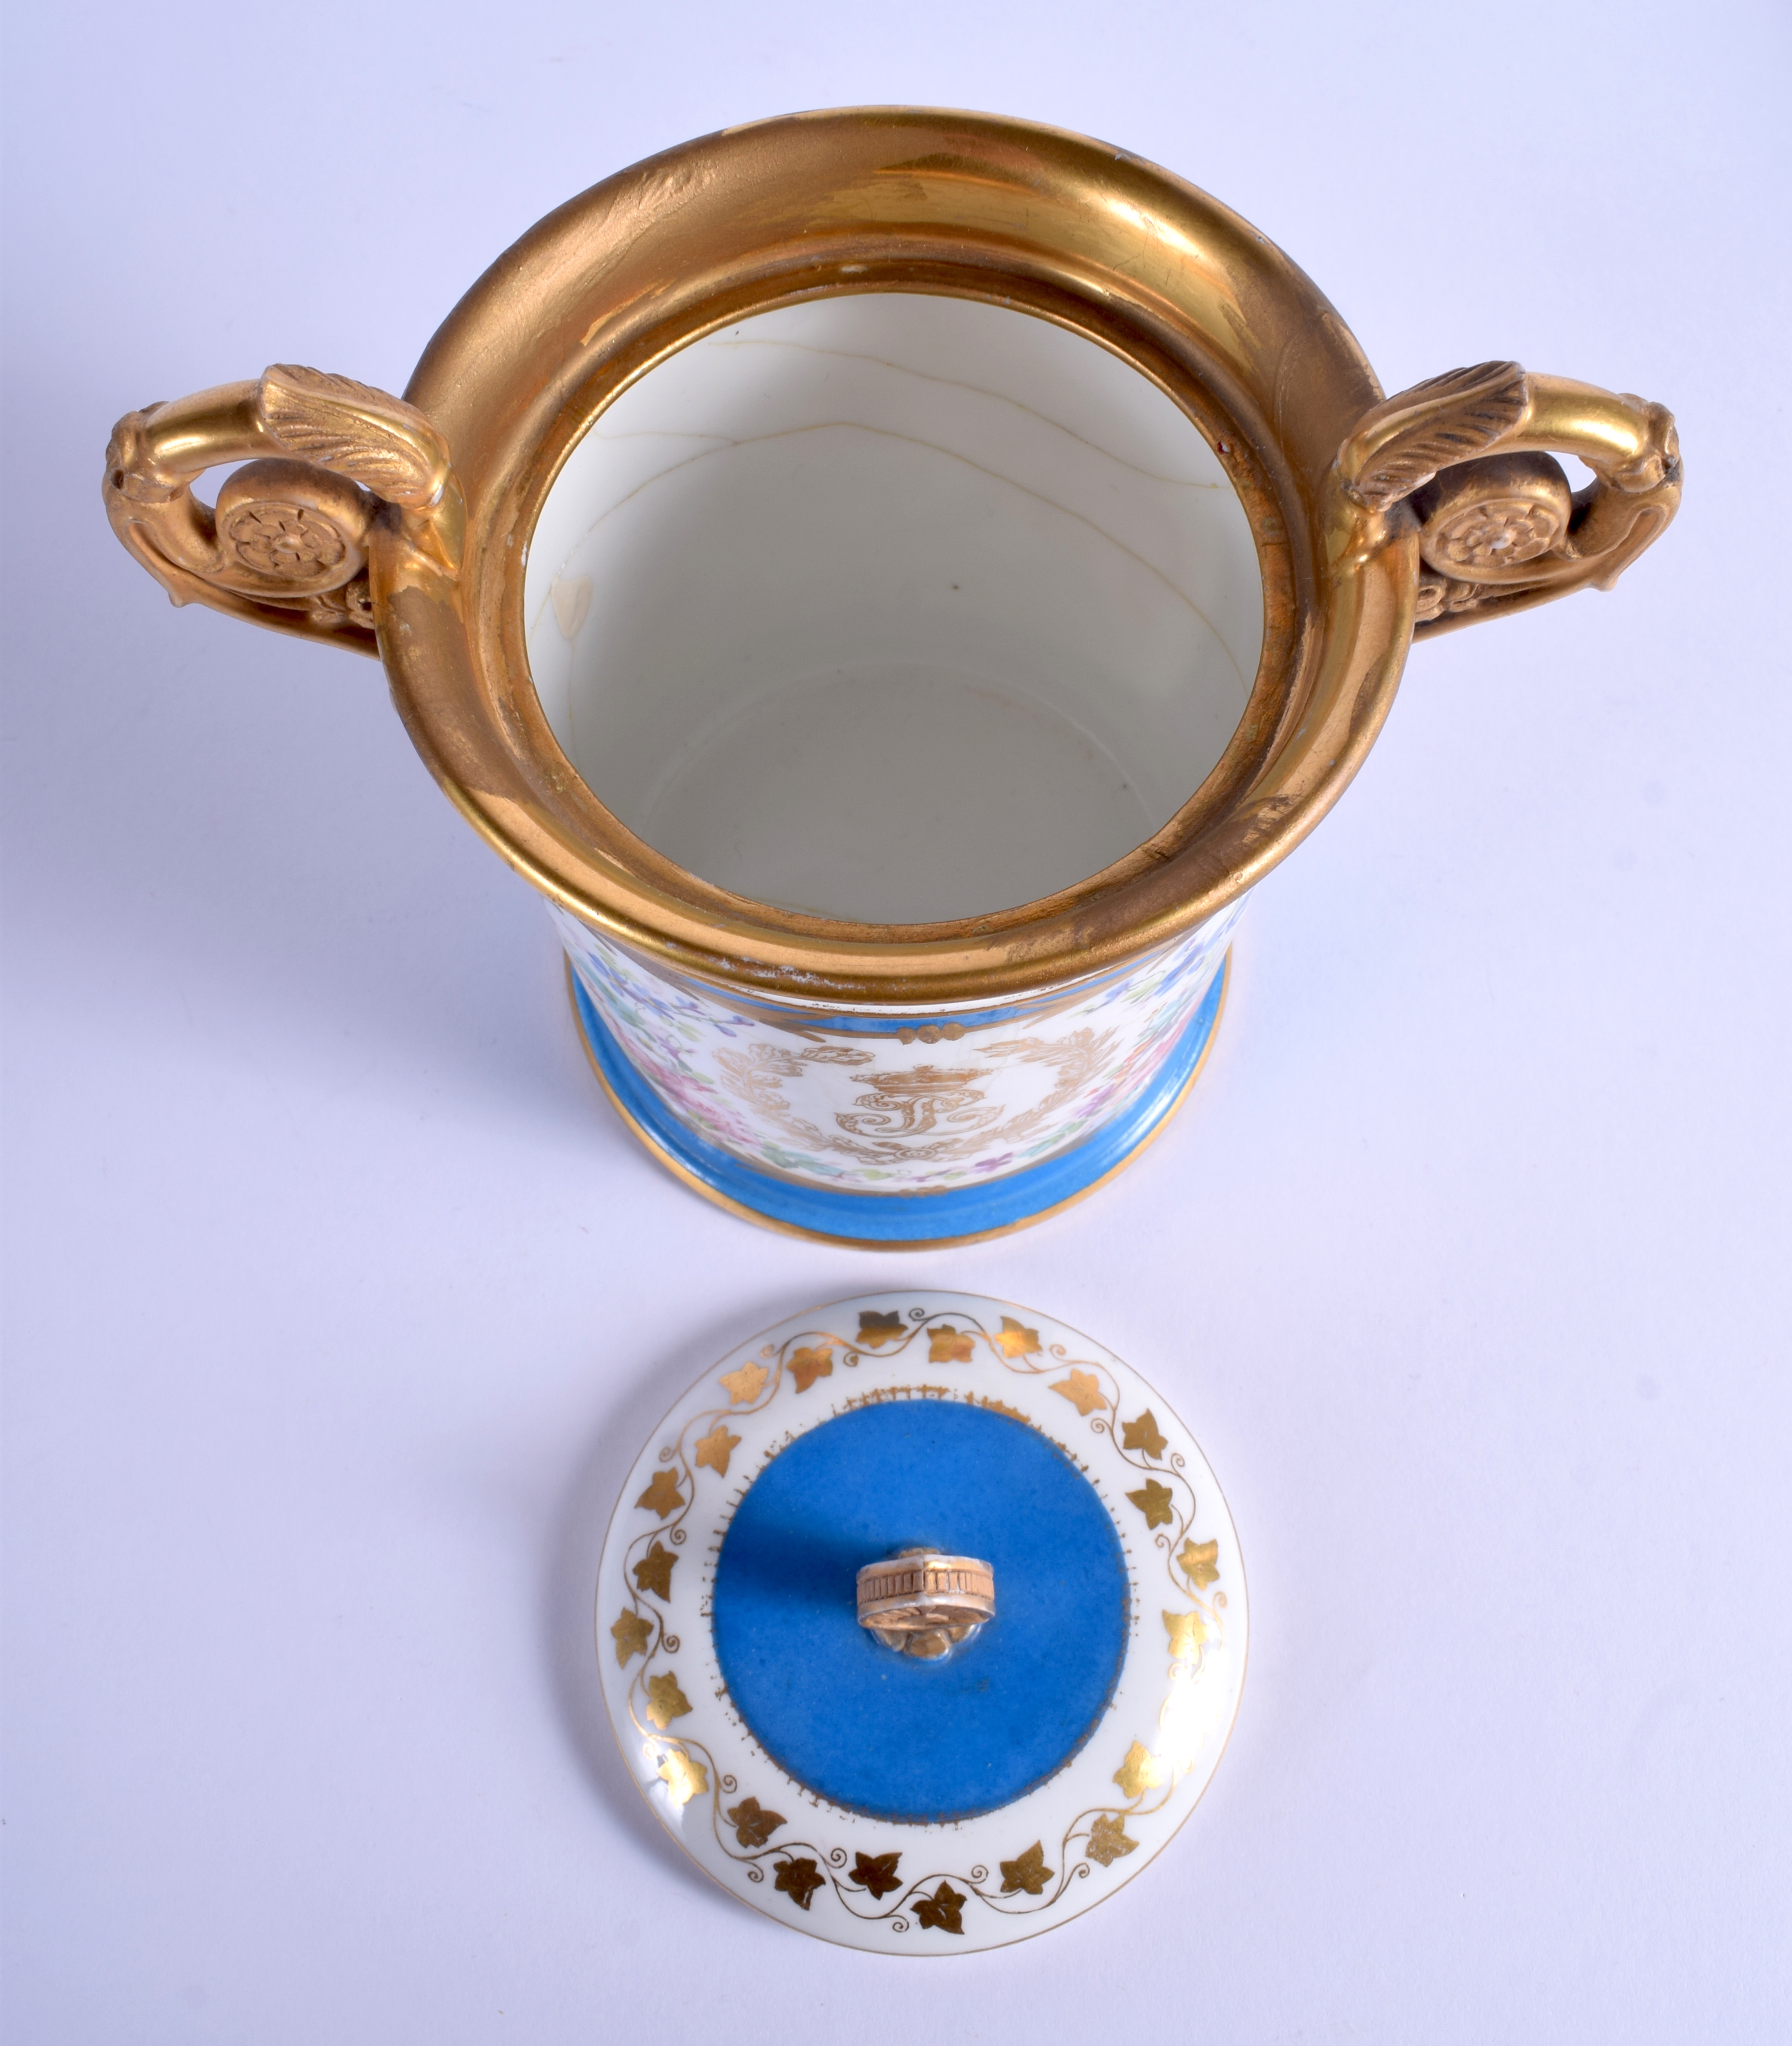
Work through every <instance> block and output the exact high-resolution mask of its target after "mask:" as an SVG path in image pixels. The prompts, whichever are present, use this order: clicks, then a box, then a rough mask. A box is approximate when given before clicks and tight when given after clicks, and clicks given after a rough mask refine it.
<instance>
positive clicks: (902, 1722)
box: [597, 1288, 1246, 1954]
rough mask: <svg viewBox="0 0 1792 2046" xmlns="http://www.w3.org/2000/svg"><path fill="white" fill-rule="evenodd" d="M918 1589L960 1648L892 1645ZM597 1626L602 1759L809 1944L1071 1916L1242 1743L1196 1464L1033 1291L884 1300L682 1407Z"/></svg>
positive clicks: (666, 1435) (931, 1947) (619, 1525)
mask: <svg viewBox="0 0 1792 2046" xmlns="http://www.w3.org/2000/svg"><path fill="white" fill-rule="evenodd" d="M905 1552H906V1561H905V1560H904V1559H905ZM922 1552H928V1553H927V1554H923V1553H922ZM933 1552H938V1553H937V1554H935V1553H933ZM886 1560H887V1561H888V1562H890V1573H888V1574H886V1573H882V1572H867V1574H866V1577H865V1581H864V1584H863V1585H859V1588H858V1594H857V1595H858V1596H865V1597H866V1598H867V1600H868V1601H870V1602H871V1603H872V1604H875V1608H876V1610H875V1612H874V1611H871V1610H870V1609H869V1606H868V1608H867V1616H866V1617H865V1618H864V1619H863V1622H862V1621H861V1618H860V1614H859V1609H858V1607H857V1605H856V1604H855V1584H857V1581H858V1579H859V1573H860V1572H861V1571H862V1570H863V1569H864V1568H865V1566H866V1565H870V1564H874V1563H878V1562H884V1561H886ZM936 1563H937V1565H939V1569H937V1571H936V1572H935V1573H934V1575H933V1577H929V1575H928V1573H929V1570H931V1569H933V1565H934V1564H936ZM979 1569H981V1570H985V1571H987V1573H988V1574H989V1576H990V1577H993V1580H994V1597H993V1605H994V1616H993V1617H991V1618H988V1619H979V1616H980V1615H981V1614H982V1613H983V1612H984V1611H986V1610H987V1606H988V1604H990V1603H991V1601H990V1600H988V1599H987V1596H985V1593H986V1592H987V1581H986V1580H985V1579H984V1578H983V1577H979V1576H978V1575H977V1573H978V1571H979ZM967 1572H968V1573H970V1574H969V1575H968V1576H967V1574H966V1573H967ZM924 1578H925V1580H926V1585H927V1587H931V1588H932V1589H926V1588H922V1589H921V1593H920V1601H921V1603H922V1604H925V1600H926V1598H927V1597H928V1596H933V1597H934V1598H935V1599H936V1600H937V1601H944V1602H947V1603H950V1602H951V1601H952V1600H956V1604H951V1609H950V1611H949V1612H947V1614H946V1617H947V1618H948V1619H951V1620H953V1621H955V1622H958V1623H965V1624H960V1625H958V1626H957V1627H956V1630H954V1631H951V1632H950V1634H949V1635H948V1633H946V1632H939V1631H933V1632H917V1633H913V1634H910V1635H906V1636H905V1635H902V1633H901V1632H899V1631H890V1624H889V1623H890V1616H891V1613H892V1611H893V1610H894V1609H895V1608H899V1607H900V1606H901V1605H902V1599H901V1597H900V1596H892V1595H891V1594H892V1593H893V1592H899V1591H900V1590H901V1589H902V1585H903V1584H908V1585H911V1587H922V1580H923V1579H924ZM936 1580H937V1581H936ZM952 1585H956V1586H957V1587H958V1589H957V1590H956V1592H952V1591H951V1590H950V1587H951V1586H952ZM967 1585H968V1586H970V1587H971V1591H970V1592H969V1594H968V1597H969V1603H968V1604H967V1603H966V1602H965V1601H966V1599H967V1591H966V1587H967ZM867 1586H869V1587H870V1589H869V1591H867V1589H866V1587H867ZM873 1594H875V1595H876V1596H875V1600H874V1599H873ZM874 1620H877V1621H879V1623H881V1625H882V1631H879V1629H878V1628H877V1627H874V1625H873V1621H874ZM901 1624H902V1619H901V1616H900V1615H899V1614H898V1627H899V1626H900V1625H901ZM909 1624H910V1625H912V1626H913V1627H915V1628H917V1629H920V1628H921V1627H923V1626H924V1625H925V1624H930V1623H925V1622H924V1621H923V1619H921V1618H920V1617H918V1616H917V1617H914V1618H913V1619H911V1620H910V1622H909ZM597 1643H598V1653H599V1659H600V1662H601V1666H602V1669H603V1677H604V1697H605V1700H606V1702H607V1703H608V1707H609V1710H610V1715H611V1718H612V1723H613V1724H614V1727H615V1730H616V1737H617V1740H618V1743H619V1744H620V1747H621V1750H622V1754H623V1758H624V1762H625V1763H626V1765H627V1766H628V1768H629V1770H631V1773H632V1774H633V1775H634V1776H635V1780H636V1782H638V1783H639V1785H640V1787H641V1789H642V1791H643V1794H644V1795H645V1796H646V1797H647V1801H648V1802H649V1803H650V1804H651V1805H652V1806H653V1808H654V1809H655V1812H656V1813H657V1814H658V1816H659V1818H660V1820H661V1822H662V1824H664V1825H665V1826H666V1828H667V1830H668V1831H669V1832H671V1833H672V1835H673V1836H674V1838H675V1839H677V1840H678V1843H679V1844H680V1845H681V1846H682V1847H684V1848H685V1849H686V1851H687V1852H688V1853H689V1855H691V1856H692V1857H693V1859H695V1860H696V1861H697V1863H699V1864H700V1865H701V1866H702V1867H703V1868H704V1869H705V1870H706V1871H707V1872H708V1873H709V1874H711V1875H713V1876H714V1877H715V1878H716V1880H717V1881H718V1882H720V1883H722V1884H723V1885H724V1886H725V1887H726V1888H728V1889H729V1890H732V1891H733V1892H734V1893H735V1894H736V1895H737V1896H738V1897H741V1898H742V1899H743V1901H746V1902H747V1903H749V1904H752V1905H755V1906H757V1907H758V1908H759V1909H760V1910H763V1911H764V1912H766V1913H768V1914H769V1915H770V1916H771V1917H777V1918H779V1919H782V1921H784V1922H785V1923H786V1924H791V1925H794V1926H795V1927H797V1928H798V1929H799V1930H801V1931H803V1932H813V1933H814V1934H816V1935H817V1936H818V1937H821V1938H822V1939H827V1940H834V1941H836V1942H838V1943H839V1944H842V1945H845V1946H852V1947H858V1948H865V1949H868V1950H871V1951H879V1952H885V1953H924V1954H925V1953H945V1952H966V1951H972V1950H975V1949H977V1948H988V1947H998V1946H1004V1945H1006V1944H1010V1943H1011V1942H1012V1941H1014V1940H1021V1939H1025V1938H1028V1937H1029V1936H1031V1935H1033V1933H1035V1932H1044V1931H1046V1930H1048V1929H1049V1928H1051V1927H1052V1926H1053V1925H1057V1924H1063V1923H1064V1922H1065V1921H1067V1920H1068V1919H1070V1918H1072V1917H1076V1915H1077V1913H1079V1912H1083V1911H1086V1910H1087V1909H1089V1907H1090V1906H1091V1905H1093V1904H1096V1903H1099V1901H1101V1900H1102V1899H1103V1897H1106V1896H1107V1895H1108V1894H1110V1892H1111V1891H1113V1890H1116V1889H1118V1887H1119V1886H1120V1885H1121V1884H1122V1883H1123V1882H1126V1880H1127V1879H1128V1878H1130V1877H1131V1876H1133V1875H1134V1874H1137V1871H1138V1870H1139V1869H1140V1868H1141V1867H1142V1866H1144V1865H1145V1863H1147V1862H1148V1861H1149V1860H1151V1859H1153V1856H1155V1855H1157V1853H1158V1852H1159V1851H1160V1850H1161V1848H1162V1847H1164V1845H1165V1844H1166V1843H1167V1842H1168V1839H1169V1837H1170V1836H1171V1834H1172V1833H1173V1832H1175V1830H1176V1828H1177V1827H1178V1826H1179V1825H1180V1824H1181V1822H1182V1821H1183V1820H1184V1819H1185V1818H1186V1817H1187V1816H1188V1813H1189V1812H1190V1811H1191V1809H1193V1807H1194V1805H1195V1802H1196V1801H1197V1800H1198V1799H1199V1797H1200V1795H1201V1793H1202V1792H1203V1789H1205V1788H1206V1787H1207V1782H1208V1781H1209V1779H1210V1778H1211V1776H1212V1774H1213V1772H1214V1770H1215V1767H1216V1766H1217V1765H1218V1760H1219V1757H1220V1754H1221V1751H1222V1749H1223V1747H1224V1746H1225V1743H1226V1736H1227V1735H1228V1734H1229V1732H1230V1729H1231V1725H1232V1720H1233V1717H1234V1713H1235V1712H1236V1711H1237V1708H1238V1696H1239V1691H1240V1688H1241V1685H1242V1681H1243V1677H1244V1668H1245V1648H1246V1597H1245V1585H1244V1576H1243V1572H1242V1567H1241V1565H1240V1560H1239V1555H1238V1538H1237V1535H1236V1534H1235V1533H1234V1529H1233V1526H1232V1522H1231V1518H1230V1515H1229V1514H1228V1513H1227V1511H1226V1504H1225V1502H1224V1500H1222V1498H1221V1496H1220V1492H1219V1488H1218V1485H1217V1484H1215V1481H1214V1478H1213V1474H1212V1473H1211V1471H1210V1470H1209V1469H1208V1467H1207V1462H1206V1460H1205V1458H1204V1457H1203V1456H1202V1454H1201V1452H1200V1450H1199V1448H1198V1447H1197V1446H1196V1445H1195V1442H1194V1439H1193V1438H1192V1437H1191V1435H1190V1434H1189V1433H1188V1430H1187V1429H1186V1428H1185V1427H1184V1426H1183V1424H1182V1423H1180V1421H1179V1420H1178V1419H1176V1416H1175V1415H1174V1414H1172V1412H1171V1411H1169V1410H1168V1407H1166V1406H1165V1405H1164V1402H1163V1400H1162V1399H1161V1397H1159V1396H1157V1395H1156V1394H1154V1393H1153V1392H1151V1390H1150V1388H1149V1387H1148V1386H1147V1385H1145V1383H1144V1382H1143V1380H1141V1379H1140V1378H1139V1377H1138V1376H1137V1373H1136V1372H1133V1371H1131V1370H1130V1369H1128V1367H1127V1366H1126V1365H1124V1364H1122V1362H1121V1361H1119V1359H1118V1358H1117V1357H1114V1356H1113V1355H1112V1354H1111V1353H1110V1352H1109V1351H1107V1350H1106V1349H1103V1348H1102V1347H1101V1345H1099V1344H1097V1343H1094V1342H1091V1341H1090V1340H1089V1339H1088V1338H1087V1337H1086V1336H1083V1335H1081V1334H1079V1333H1078V1332H1077V1331H1076V1330H1072V1329H1070V1328H1067V1327H1065V1326H1064V1325H1063V1324H1061V1323H1060V1322H1054V1321H1052V1319H1051V1318H1049V1316H1046V1315H1044V1314H1038V1313H1037V1312H1035V1311H1033V1310H1031V1309H1022V1308H1020V1307H1015V1306H1014V1304H1013V1303H1009V1302H1004V1301H1000V1300H991V1299H983V1298H981V1297H979V1296H978V1295H971V1294H964V1293H939V1292H923V1291H913V1290H910V1289H906V1288H894V1289H892V1290H891V1291H888V1292H886V1293H877V1294H869V1295H864V1296H863V1297H862V1298H860V1299H852V1300H848V1301H844V1302H841V1303H838V1304H836V1305H835V1306H832V1307H823V1308H820V1309H817V1310H815V1311H812V1312H810V1313H808V1314H802V1315H800V1316H798V1317H795V1318H793V1319H791V1320H790V1321H787V1322H783V1323H782V1324H781V1325H780V1326H778V1327H776V1328H774V1329H772V1330H768V1331H767V1333H765V1334H763V1335H760V1336H756V1337H755V1338H753V1339H752V1340H751V1341H748V1342H746V1343H743V1344H742V1345H740V1348H739V1349H736V1350H735V1351H734V1352H732V1353H731V1354H730V1355H729V1356H728V1357H725V1358H724V1359H723V1360H722V1361H721V1362H720V1364H719V1365H717V1366H716V1368H715V1369H714V1370H713V1371H712V1372H709V1373H708V1374H706V1375H705V1377H704V1378H703V1379H702V1380H700V1381H699V1383H698V1384H696V1385H694V1386H693V1387H692V1388H691V1389H690V1391H689V1392H688V1393H687V1394H686V1396H685V1397H684V1398H683V1399H682V1400H680V1401H679V1403H678V1405H677V1406H676V1407H674V1409H673V1410H672V1411H671V1413H670V1414H669V1415H667V1416H666V1420H665V1422H664V1423H662V1426H660V1428H659V1429H658V1430H657V1431H656V1432H655V1434H654V1436H653V1438H651V1441H650V1442H648V1444H647V1446H646V1448H645V1449H644V1450H643V1452H642V1454H641V1456H640V1458H639V1461H638V1462H637V1464H636V1465H635V1469H634V1471H633V1472H632V1473H631V1476H630V1477H629V1480H628V1484H627V1486H626V1487H625V1488H624V1492H623V1496H622V1498H621V1500H620V1503H619V1504H618V1506H617V1507H616V1514H615V1517H614V1519H612V1523H611V1526H610V1531H609V1535H608V1539H607V1541H606V1543H605V1546H604V1557H603V1562H602V1564H601V1569H600V1573H599V1580H598V1589H597Z"/></svg>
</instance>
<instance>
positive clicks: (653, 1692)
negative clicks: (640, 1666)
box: [647, 1670, 691, 1733]
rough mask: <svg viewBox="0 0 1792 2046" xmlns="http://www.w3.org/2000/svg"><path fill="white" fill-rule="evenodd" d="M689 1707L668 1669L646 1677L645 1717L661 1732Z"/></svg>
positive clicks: (676, 1679) (675, 1679)
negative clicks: (656, 1675) (659, 1673)
mask: <svg viewBox="0 0 1792 2046" xmlns="http://www.w3.org/2000/svg"><path fill="white" fill-rule="evenodd" d="M690 1708H691V1707H690V1700H689V1698H687V1697H686V1696H685V1694H684V1693H683V1692H682V1691H681V1690H680V1689H678V1678H677V1677H674V1675H673V1673H672V1672H671V1671H670V1670H666V1671H665V1672H664V1673H663V1674H662V1675H660V1676H658V1677H649V1678H648V1679H647V1717H648V1718H649V1719H650V1720H652V1721H653V1723H654V1724H655V1726H656V1727H658V1728H659V1730H660V1731H661V1732H662V1733H664V1732H665V1731H666V1728H668V1727H669V1726H670V1725H671V1724H672V1722H673V1721H674V1720H679V1719H682V1718H683V1717H684V1716H685V1714H686V1712H689V1710H690Z"/></svg>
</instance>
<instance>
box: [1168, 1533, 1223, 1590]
mask: <svg viewBox="0 0 1792 2046" xmlns="http://www.w3.org/2000/svg"><path fill="white" fill-rule="evenodd" d="M1218 1554H1219V1544H1218V1542H1184V1543H1183V1545H1182V1549H1181V1552H1180V1554H1178V1556H1177V1558H1176V1562H1177V1564H1178V1565H1179V1566H1180V1569H1181V1571H1182V1574H1183V1575H1184V1577H1187V1578H1188V1581H1189V1582H1190V1583H1191V1585H1193V1586H1194V1587H1195V1590H1196V1591H1198V1592H1201V1591H1205V1590H1206V1589H1207V1586H1208V1585H1211V1583H1212V1582H1213V1581H1214V1579H1215V1577H1218V1575H1219V1565H1218V1563H1217V1562H1215V1558H1216V1557H1217V1556H1218Z"/></svg>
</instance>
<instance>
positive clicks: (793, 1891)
mask: <svg viewBox="0 0 1792 2046" xmlns="http://www.w3.org/2000/svg"><path fill="white" fill-rule="evenodd" d="M773 1866H774V1867H775V1868H776V1869H777V1870H778V1880H777V1881H776V1882H774V1884H773V1885H772V1888H773V1889H774V1890H782V1891H783V1893H784V1894H785V1895H786V1897H789V1898H790V1900H791V1901H793V1902H794V1904H796V1905H798V1907H799V1908H800V1909H802V1910H804V1911H806V1910H807V1909H809V1899H810V1897H813V1895H814V1894H815V1893H816V1891H817V1890H819V1889H820V1888H821V1870H820V1869H818V1868H817V1866H815V1864H814V1863H813V1861H811V1860H810V1859H809V1856H808V1855H804V1856H803V1857H802V1859H801V1860H800V1861H781V1862H775V1863H773Z"/></svg>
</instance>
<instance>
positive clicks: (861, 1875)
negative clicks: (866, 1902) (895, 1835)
mask: <svg viewBox="0 0 1792 2046" xmlns="http://www.w3.org/2000/svg"><path fill="white" fill-rule="evenodd" d="M901 1859H902V1855H901V1854H900V1853H897V1854H883V1855H868V1854H866V1853H863V1851H861V1853H860V1854H859V1859H857V1860H856V1861H855V1862H854V1863H853V1864H852V1874H851V1875H849V1876H848V1878H847V1881H848V1882H852V1883H855V1884H857V1886H859V1889H861V1890H869V1891H870V1892H871V1894H872V1896H874V1897H887V1896H888V1895H889V1894H890V1891H891V1890H900V1889H901V1888H902V1878H901V1876H899V1875H898V1874H897V1873H896V1864H897V1863H898V1862H899V1861H900V1860H901Z"/></svg>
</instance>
